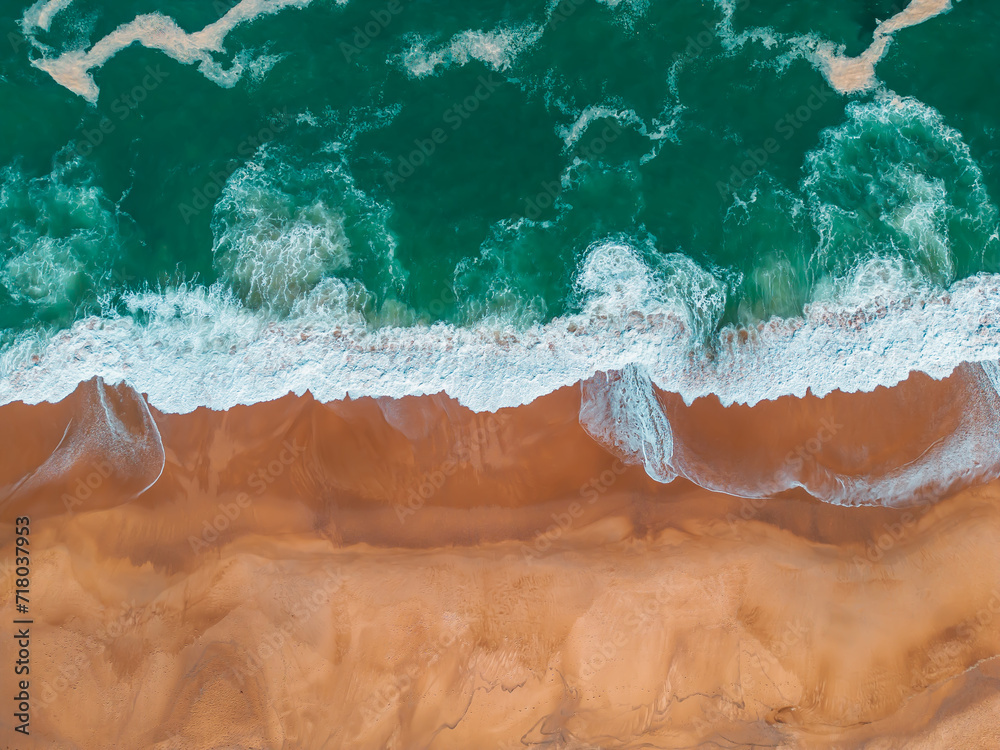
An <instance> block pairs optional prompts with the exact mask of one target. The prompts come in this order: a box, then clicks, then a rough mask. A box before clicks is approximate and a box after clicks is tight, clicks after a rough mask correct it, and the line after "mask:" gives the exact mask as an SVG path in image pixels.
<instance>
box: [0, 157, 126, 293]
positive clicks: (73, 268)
mask: <svg viewBox="0 0 1000 750" xmlns="http://www.w3.org/2000/svg"><path fill="white" fill-rule="evenodd" d="M81 164H82V159H80V158H79V157H77V158H75V159H70V160H69V161H66V162H61V163H60V164H59V165H58V166H56V168H55V169H53V171H52V172H51V173H50V174H48V175H45V176H42V177H36V178H34V179H29V178H28V177H26V176H25V175H24V173H23V172H22V171H21V170H20V169H19V168H18V167H17V166H16V165H9V166H7V167H5V168H3V169H0V286H2V287H3V288H4V289H5V290H6V291H7V293H8V294H9V295H10V296H11V297H12V298H13V299H14V300H16V301H17V302H19V303H22V304H28V305H38V306H40V307H52V306H56V305H64V306H68V305H71V304H73V303H74V302H75V298H76V296H77V295H78V294H79V290H80V288H82V287H85V286H88V285H90V286H93V287H94V288H97V289H100V288H102V287H103V286H104V282H106V281H107V280H108V279H109V277H111V276H112V275H113V272H114V268H115V266H116V264H117V263H118V262H119V259H120V254H119V252H118V250H119V247H120V245H121V240H122V238H121V235H120V228H121V227H120V216H119V215H118V213H117V211H116V210H115V207H114V206H113V205H112V204H111V202H110V201H109V200H108V199H107V198H106V197H105V195H104V193H103V191H102V190H101V189H100V188H99V187H97V186H96V185H93V184H91V179H90V175H89V173H88V172H87V171H86V170H85V169H84V168H83V167H82V165H81Z"/></svg>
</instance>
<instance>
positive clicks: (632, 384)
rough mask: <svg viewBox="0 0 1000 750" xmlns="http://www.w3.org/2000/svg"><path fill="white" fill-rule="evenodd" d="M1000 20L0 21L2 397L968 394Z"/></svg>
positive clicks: (740, 8)
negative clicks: (595, 388)
mask: <svg viewBox="0 0 1000 750" xmlns="http://www.w3.org/2000/svg"><path fill="white" fill-rule="evenodd" d="M998 20H1000V8H998V7H997V6H996V5H995V4H991V3H986V2H982V1H981V0H962V1H961V2H956V3H954V4H950V3H948V2H947V0H944V1H943V2H942V1H941V0H923V1H922V2H919V3H912V4H911V5H910V6H909V7H907V6H906V3H905V2H896V3H895V4H894V3H893V2H889V1H884V2H876V1H870V0H869V1H862V0H852V1H849V2H842V3H819V2H798V3H793V4H789V3H783V2H771V1H768V0H715V1H714V2H695V1H694V0H681V1H680V2H672V3H654V2H643V1H642V0H600V1H598V0H562V1H561V2H555V0H550V1H548V2H536V3H527V2H508V3H503V4H499V3H497V4H493V3H488V4H477V3H472V4H469V3H442V2H433V3H432V2H426V1H425V0H387V1H386V2H365V3H362V2H356V1H355V0H336V1H334V0H242V2H228V1H226V0H218V2H215V3H208V2H205V3H199V4H196V5H192V4H189V3H171V2H159V3H153V2H145V1H144V2H138V1H137V2H124V1H116V2H111V3H97V2H91V1H90V0H40V1H39V2H37V3H35V4H33V5H29V4H23V5H20V6H18V5H17V4H12V3H8V4H6V5H5V6H4V9H3V10H2V11H0V102H2V105H3V117H2V118H0V252H2V257H0V326H2V335H0V347H2V350H0V371H2V375H3V382H2V383H0V402H3V403H6V402H9V401H14V400H22V401H27V402H37V401H42V400H56V399H59V398H62V397H64V396H65V395H66V394H68V393H70V392H71V391H72V390H73V388H74V387H75V386H76V385H77V384H78V383H79V382H81V381H83V380H87V379H89V378H92V377H95V376H100V377H102V378H104V379H105V380H106V381H108V382H112V383H114V382H120V381H126V382H128V383H130V384H132V385H133V386H134V387H135V388H136V389H137V390H139V391H140V392H143V393H145V394H147V397H148V399H149V401H150V403H151V404H153V405H154V406H156V407H157V408H159V409H161V410H165V411H178V412H186V411H190V410H192V409H194V408H197V407H198V406H210V407H213V408H227V407H229V406H232V405H234V404H238V403H254V402H258V401H263V400H268V399H273V398H276V397H279V396H281V395H283V394H285V393H288V392H289V391H292V392H295V393H304V392H306V391H310V392H311V393H313V394H314V395H315V396H316V397H317V398H319V399H320V400H330V399H336V398H343V397H345V396H348V395H350V396H402V395H407V394H423V393H436V392H439V391H446V392H447V393H449V394H450V395H452V396H454V397H455V398H457V399H458V400H459V401H461V402H462V403H464V404H466V405H468V406H471V407H472V408H474V409H478V410H486V409H489V410H495V409H497V408H500V407H503V406H512V405H518V404H522V403H526V402H528V401H530V400H532V399H534V398H537V397H538V396H540V395H543V394H545V393H548V392H550V391H552V390H554V389H556V388H558V387H561V386H564V385H571V384H574V383H576V382H578V381H586V380H588V379H590V378H591V377H592V376H593V375H594V374H595V373H598V372H608V373H613V374H611V375H608V376H607V378H606V379H607V383H605V385H608V388H606V389H605V390H606V391H610V392H619V391H623V389H624V390H626V391H627V394H625V395H622V396H621V398H620V400H619V401H615V398H616V397H614V396H611V397H608V398H609V399H610V401H609V402H608V403H603V402H602V403H601V404H597V405H595V406H593V407H592V409H591V410H592V411H593V412H594V413H595V414H603V415H604V417H603V418H610V417H608V416H607V415H609V414H614V413H618V411H621V410H623V409H624V410H626V411H627V409H626V407H625V406H623V404H626V402H634V401H637V400H638V401H640V402H641V401H643V400H646V401H648V400H649V398H651V397H652V391H651V390H650V389H651V386H652V384H655V385H656V386H658V387H659V388H661V389H665V390H668V391H673V392H677V393H680V394H681V395H682V396H683V397H684V399H685V400H686V401H689V402H690V401H691V400H693V399H695V398H697V397H698V396H704V395H707V394H715V395H717V396H718V397H719V399H720V400H721V401H722V402H723V403H750V404H752V403H756V402H759V401H761V400H763V399H771V398H776V397H778V396H780V395H784V394H796V395H802V394H804V393H806V392H807V391H811V392H813V393H816V394H819V395H822V394H824V393H828V392H830V391H832V390H834V389H841V390H845V391H855V390H871V389H873V388H874V387H876V386H878V385H891V384H894V383H897V382H899V381H900V380H902V379H904V378H905V377H906V376H907V375H908V374H909V373H910V372H911V371H913V370H919V371H922V372H926V373H928V374H930V375H932V376H934V377H943V376H945V375H947V374H949V373H950V372H952V370H953V369H954V368H955V367H956V366H957V365H959V364H960V363H962V362H986V363H994V364H992V365H989V366H991V367H994V369H995V362H996V361H997V360H998V359H1000V275H998V274H1000V237H998V224H1000V213H998V210H997V196H998V195H1000V172H998V160H997V154H998V148H1000V140H998V139H1000V135H998V129H997V126H998V124H1000V102H998V101H997V99H996V97H995V96H993V95H992V83H993V77H994V76H993V71H995V70H996V69H997V67H998V64H1000V47H997V45H996V44H995V43H994V41H993V39H992V34H993V29H995V27H996V24H997V21H998ZM990 372H992V370H990ZM654 400H655V398H654ZM588 403H589V402H588ZM630 418H634V416H633V417H630ZM650 419H652V420H653V421H652V422H651V423H650V425H647V426H648V428H649V430H651V431H652V433H651V434H657V435H660V436H661V437H663V435H665V437H663V440H666V441H667V442H669V425H658V424H656V418H655V415H654V416H653V417H650ZM626 421H627V420H626ZM644 429H645V428H644ZM664 430H666V432H665V433H664ZM601 431H602V430H601V429H600V428H594V432H595V434H596V433H600V432H601ZM663 440H659V439H658V440H657V441H654V442H658V444H659V449H663V445H664V443H663ZM618 442H621V441H620V440H619V441H618ZM620 447H621V449H622V450H624V451H625V452H626V453H630V454H634V453H636V452H637V451H638V452H641V451H642V450H643V446H637V445H631V444H630V445H628V446H620ZM647 447H649V446H647ZM667 453H669V446H668V449H667ZM669 478H670V476H669V472H667V473H666V474H665V475H664V477H663V479H664V480H668V479H669Z"/></svg>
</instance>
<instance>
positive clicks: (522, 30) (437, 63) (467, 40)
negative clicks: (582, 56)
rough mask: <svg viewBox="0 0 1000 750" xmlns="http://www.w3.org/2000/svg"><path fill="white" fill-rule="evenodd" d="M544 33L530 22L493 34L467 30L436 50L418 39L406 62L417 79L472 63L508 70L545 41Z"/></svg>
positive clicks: (405, 65)
mask: <svg viewBox="0 0 1000 750" xmlns="http://www.w3.org/2000/svg"><path fill="white" fill-rule="evenodd" d="M543 31H544V27H542V26H537V25H534V24H530V23H525V24H519V25H502V26H499V27H497V28H496V29H493V30H492V31H473V30H469V31H463V32H461V33H460V34H456V35H455V36H453V37H452V38H451V39H450V40H449V41H448V42H446V43H445V44H444V45H442V46H440V47H437V48H436V49H429V45H428V43H427V42H426V41H425V40H422V39H418V40H416V41H414V43H413V45H412V46H411V47H410V48H409V49H408V50H407V51H406V52H404V53H403V55H402V63H403V67H405V68H406V70H407V72H408V73H409V74H410V75H411V76H413V77H414V78H423V77H425V76H429V75H434V74H435V73H436V72H437V71H438V69H439V68H450V67H452V66H453V65H454V66H458V67H461V66H463V65H466V64H468V63H469V62H470V61H472V60H478V61H479V62H481V63H484V64H485V65H488V66H489V67H491V68H493V70H496V71H503V70H508V69H509V68H510V67H511V66H512V65H513V64H514V61H515V60H516V59H517V58H518V56H520V55H521V54H523V53H524V52H525V51H526V50H528V49H529V48H530V47H532V46H533V45H534V44H535V43H536V42H537V41H538V40H539V39H541V38H542V32H543Z"/></svg>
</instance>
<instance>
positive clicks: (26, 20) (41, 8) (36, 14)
mask: <svg viewBox="0 0 1000 750" xmlns="http://www.w3.org/2000/svg"><path fill="white" fill-rule="evenodd" d="M72 4H73V0H38V2H36V3H35V4H34V5H32V6H30V7H29V8H28V9H27V10H26V11H24V16H23V17H22V18H21V28H22V29H24V31H25V33H30V32H32V31H34V30H35V29H41V30H42V31H48V30H49V28H50V27H51V26H52V19H53V18H54V17H55V16H56V15H57V14H59V13H61V12H62V11H64V10H66V8H68V7H69V6H70V5H72Z"/></svg>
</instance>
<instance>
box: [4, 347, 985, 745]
mask: <svg viewBox="0 0 1000 750" xmlns="http://www.w3.org/2000/svg"><path fill="white" fill-rule="evenodd" d="M978 372H979V370H978V366H969V367H966V368H963V369H960V370H959V371H957V372H956V373H955V374H954V375H953V376H952V377H951V378H948V379H946V380H944V381H934V380H931V379H930V378H927V377H926V376H920V375H914V376H913V377H911V378H910V379H909V380H908V381H906V382H905V383H903V384H901V385H900V386H898V387H897V388H894V389H879V390H878V391H876V392H874V393H871V394H853V395H845V394H840V393H836V394H832V395H831V396H828V397H827V398H825V399H817V398H812V397H808V398H806V399H793V398H787V399H781V400H778V401H775V402H766V403H764V404H760V405H758V406H756V407H753V408H749V407H729V408H723V407H721V406H720V405H718V403H716V404H715V405H713V404H712V402H711V401H709V400H700V401H697V402H695V403H694V404H693V405H692V406H691V407H685V406H684V405H683V403H681V402H680V401H679V399H676V398H672V397H671V395H670V394H660V399H661V401H662V403H663V404H664V409H665V412H666V413H668V414H669V415H670V419H671V423H672V424H673V426H674V430H675V431H674V441H675V457H676V458H677V462H678V465H683V467H684V468H685V471H686V472H687V473H688V475H691V476H693V475H695V474H696V473H697V475H698V476H699V478H700V481H701V483H702V484H704V485H706V486H715V487H716V488H718V486H719V485H721V484H728V485H729V486H730V487H731V489H732V491H733V492H736V491H737V490H739V491H741V492H742V493H743V494H744V495H756V496H754V497H750V498H748V497H737V496H734V495H732V494H726V493H725V492H721V491H718V492H713V491H710V490H707V489H704V488H703V487H701V486H698V485H697V484H695V483H693V482H691V481H689V480H688V479H684V478H681V479H677V480H675V481H674V482H672V483H670V484H667V485H663V484H659V483H657V482H655V481H653V480H652V479H650V478H649V477H648V476H646V474H645V472H644V471H643V469H642V468H641V467H637V466H627V465H626V464H625V463H624V462H623V461H621V460H620V459H618V458H617V457H616V456H615V455H613V454H612V453H611V452H609V451H607V450H605V449H604V448H603V447H602V446H601V445H599V444H598V443H597V442H595V441H594V440H593V439H592V438H591V437H590V436H589V435H588V434H587V433H586V432H585V431H584V429H583V428H582V427H581V425H580V423H579V408H580V389H579V388H578V387H576V388H567V389H563V390H561V391H558V392H556V393H553V394H551V395H549V396H546V397H544V398H541V399H539V400H537V401H535V402H534V403H532V404H530V405H528V406H525V407H521V408H518V409H512V410H502V411H501V412H499V413H497V414H490V413H482V414H475V413H473V412H470V411H469V410H467V409H465V408H463V407H460V406H458V405H457V404H456V403H454V402H453V401H451V400H450V399H448V398H446V397H443V396H434V397H424V398H407V399H402V400H398V401H393V400H387V399H386V400H378V401H376V400H371V399H362V400H358V401H347V402H334V403H328V404H321V403H318V402H316V401H314V400H313V399H312V398H311V397H309V396H308V395H307V396H305V397H302V398H296V397H292V396H289V397H286V398H284V399H281V400H279V401H276V402H271V403H264V404H258V405H255V406H251V407H237V408H234V409H231V410H230V411H228V412H221V413H220V412H212V411H209V410H207V409H199V410H198V411H196V412H194V413H191V414H187V415H171V414H162V413H159V412H156V411H155V410H147V409H146V407H145V402H144V401H143V400H142V398H141V396H139V395H138V394H135V393H134V392H132V391H130V390H129V389H128V388H126V387H124V386H120V387H115V388H111V387H108V386H106V385H104V384H102V383H99V382H97V381H91V382H89V383H85V384H82V385H81V386H80V388H79V389H78V390H77V391H76V393H74V394H73V395H72V396H71V397H70V398H68V399H66V400H64V401H63V402H61V403H58V404H40V405H35V406H25V405H22V404H11V405H8V406H5V407H3V408H2V409H0V412H2V419H3V421H4V424H5V425H7V426H8V429H6V430H5V431H4V437H3V455H4V460H3V462H2V463H0V472H2V473H0V482H3V491H4V497H5V500H4V506H3V511H2V513H3V527H4V532H3V537H2V538H3V546H2V547H0V552H2V559H3V560H4V562H5V563H10V562H12V560H13V545H12V540H13V538H14V525H13V522H14V520H15V518H16V517H23V516H29V517H30V526H31V537H30V544H31V553H32V556H33V557H32V561H31V589H32V597H31V616H32V618H33V620H34V622H33V625H32V626H31V627H32V630H31V634H32V636H31V637H32V639H33V640H32V643H33V647H32V654H31V702H32V712H31V718H32V721H31V735H30V738H29V739H28V740H27V741H26V742H24V743H23V744H22V745H20V747H39V748H41V747H46V748H132V747H155V748H160V749H163V748H185V749H187V748H221V747H227V748H229V747H239V748H250V747H286V748H400V749H404V748H456V749H458V748H462V749H465V748H517V747H544V748H612V747H614V748H618V747H620V748H639V747H643V748H648V747H664V748H681V747H752V746H767V747H781V748H800V747H801V748H831V749H832V748H848V747H851V748H853V747H866V748H901V747H907V748H953V747H965V748H974V747H975V748H979V747H981V748H988V747H994V746H996V744H997V742H998V741H1000V734H998V729H997V723H996V719H995V717H996V711H997V710H998V707H1000V703H998V694H1000V693H998V687H1000V661H998V660H997V659H996V658H995V657H996V655H997V654H998V653H1000V544H998V542H1000V502H998V500H1000V484H998V482H996V481H990V479H991V472H995V468H996V467H995V466H994V467H979V468H978V469H977V472H978V473H976V474H974V475H973V474H969V473H963V474H958V475H956V476H954V477H951V478H950V479H949V480H948V481H949V487H948V489H947V491H943V492H939V491H938V490H940V488H938V490H934V491H931V490H926V491H925V492H924V493H923V494H922V495H921V494H920V493H917V494H915V495H914V497H913V500H914V502H913V503H910V504H908V505H904V506H903V507H895V508H887V507H881V506H879V505H878V504H877V503H878V498H877V497H875V496H872V497H871V503H872V504H871V505H868V506H861V507H845V506H840V505H835V504H832V503H829V502H821V501H819V500H817V499H815V498H814V497H812V496H810V494H809V493H808V492H807V491H806V490H805V489H803V488H802V487H795V488H793V489H790V490H786V491H783V492H778V493H775V494H774V495H773V496H772V495H771V494H770V493H769V492H768V487H771V486H773V485H774V482H775V481H776V480H774V477H775V476H779V475H780V476H786V475H788V474H789V472H791V473H792V474H795V475H796V476H798V477H801V478H805V479H807V480H809V481H810V482H812V484H811V485H809V486H811V487H814V488H820V489H821V490H824V488H826V487H827V484H826V483H829V482H830V481H834V479H836V478H843V477H854V478H859V477H861V478H864V479H865V481H866V482H867V483H868V484H869V485H871V486H878V482H879V481H880V479H882V478H884V476H886V475H888V474H892V473H893V472H895V476H897V478H898V474H899V467H900V466H909V467H910V468H911V469H913V470H914V471H918V472H919V464H920V461H922V460H923V461H926V460H928V456H931V455H932V454H933V450H934V446H938V448H939V449H940V447H941V446H947V445H949V444H953V445H954V444H955V443H954V441H956V440H959V438H961V439H962V440H964V441H965V442H963V443H961V445H965V446H967V445H969V444H970V443H969V440H970V439H971V438H969V436H968V435H964V436H963V435H960V434H959V433H962V432H963V429H964V428H963V416H962V415H963V414H966V413H968V411H969V409H968V406H969V403H970V400H971V399H972V398H974V397H976V394H977V393H980V392H979V391H977V390H976V388H977V387H978V386H977V383H978V382H979V380H977V378H978V374H977V373H978ZM67 425H68V428H67ZM956 435H957V436H956ZM984 439H985V438H984ZM994 439H995V438H994ZM116 441H119V442H116ZM125 441H127V443H128V445H130V446H131V450H130V451H123V450H121V445H123V444H124V443H125ZM161 441H162V448H161V447H160V444H161ZM800 449H801V450H800ZM789 455H791V458H789ZM831 477H833V478H834V479H831ZM838 481H841V482H842V481H843V480H842V479H840V480H838ZM19 482H20V484H18V483H19ZM150 484H152V486H151V487H149V485H150ZM804 484H808V483H807V482H806V483H804ZM866 486H867V485H866ZM912 486H914V487H923V486H929V485H928V483H927V482H923V483H921V482H915V483H913V484H912ZM147 487H148V489H146V488H147ZM754 487H756V488H758V489H759V488H763V490H762V491H759V492H749V491H748V490H749V489H752V488H754ZM824 491H825V490H824ZM4 572H5V575H4V578H3V588H2V592H3V598H4V606H5V607H7V606H8V603H9V602H10V601H11V600H12V597H13V593H14V589H15V583H14V579H15V576H14V575H13V574H12V570H11V568H10V566H9V565H8V567H6V568H5V569H4ZM4 640H5V642H6V643H8V644H9V643H10V640H9V639H4ZM3 650H4V656H3V658H4V660H5V661H9V660H11V659H12V657H13V654H12V653H10V649H9V646H5V647H4V649H3ZM4 721H9V719H8V718H6V717H5V719H4Z"/></svg>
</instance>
